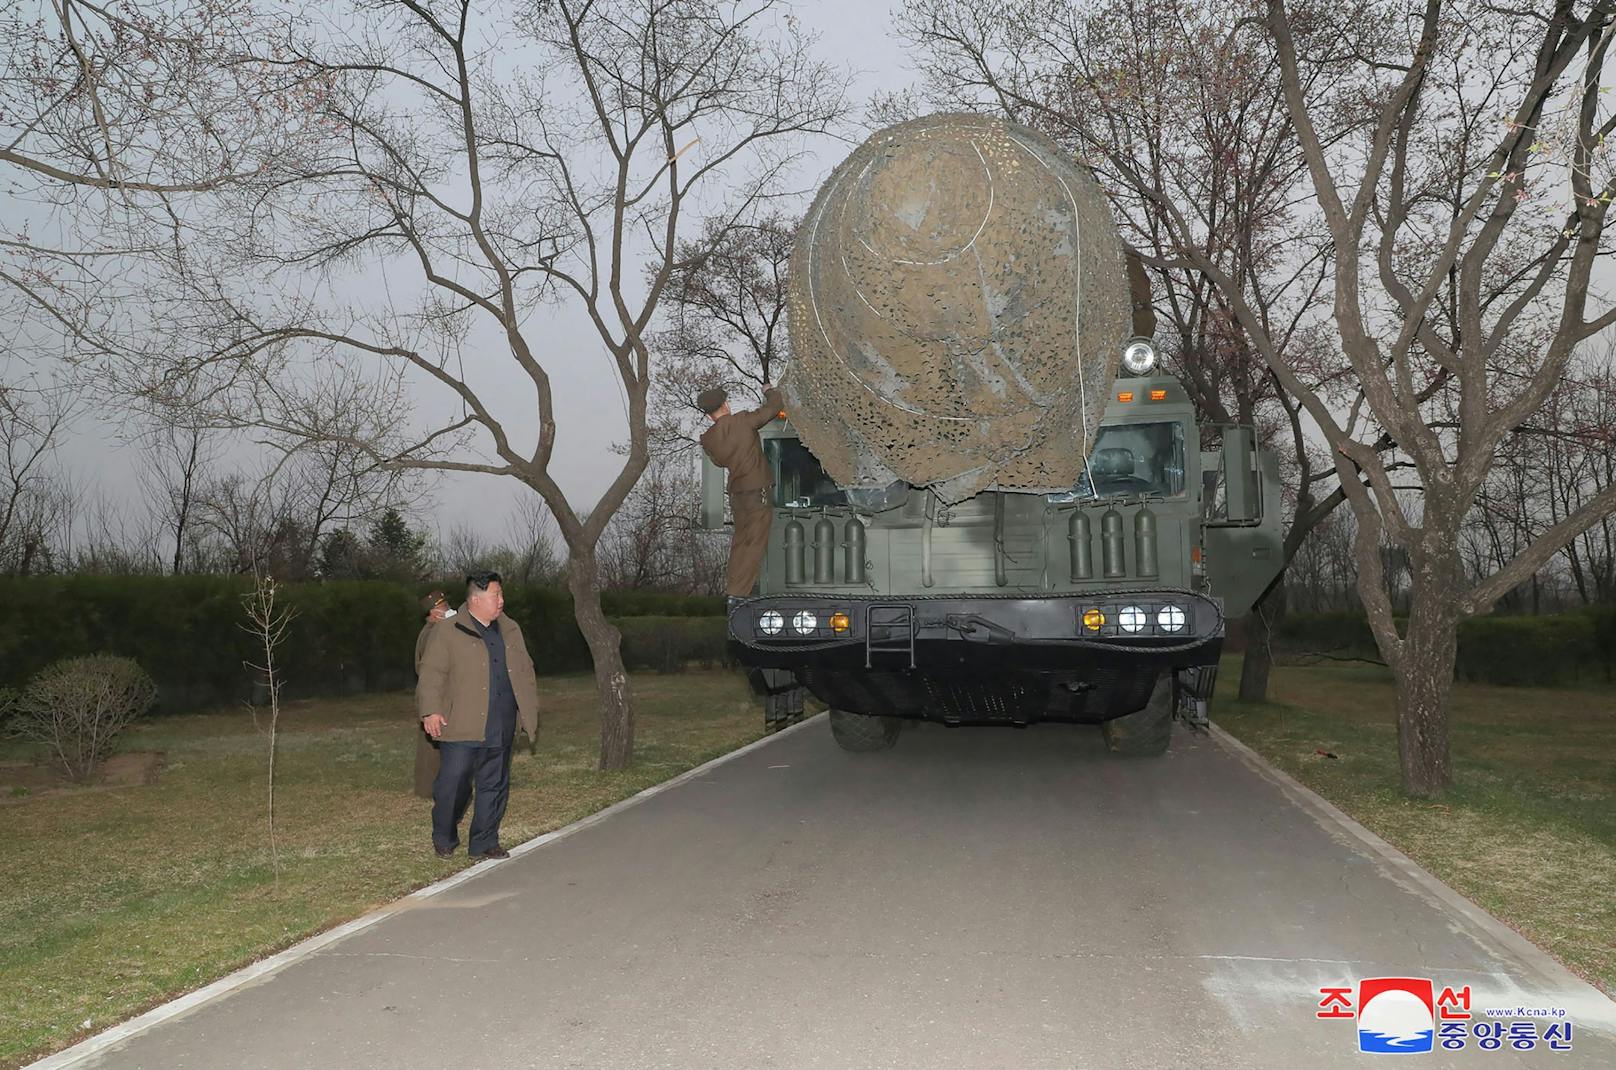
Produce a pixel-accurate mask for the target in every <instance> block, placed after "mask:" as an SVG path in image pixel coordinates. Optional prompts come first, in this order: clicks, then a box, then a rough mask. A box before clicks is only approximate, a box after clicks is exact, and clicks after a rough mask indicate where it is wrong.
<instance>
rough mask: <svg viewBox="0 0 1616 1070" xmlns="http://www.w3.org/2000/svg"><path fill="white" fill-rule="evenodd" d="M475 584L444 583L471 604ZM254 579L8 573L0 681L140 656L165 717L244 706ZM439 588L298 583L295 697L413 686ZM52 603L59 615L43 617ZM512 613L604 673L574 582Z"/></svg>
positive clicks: (516, 601) (627, 595)
mask: <svg viewBox="0 0 1616 1070" xmlns="http://www.w3.org/2000/svg"><path fill="white" fill-rule="evenodd" d="M462 582H463V581H460V580H456V581H454V582H449V581H445V582H443V583H440V584H438V585H437V586H440V587H441V588H442V589H443V590H445V591H447V592H449V598H450V601H452V602H454V603H456V604H458V603H459V602H460V601H461V594H460V592H461V591H463V590H464V588H463V586H462V585H461V584H462ZM250 585H251V581H250V579H249V578H247V577H242V576H45V577H37V576H35V577H24V578H17V577H12V578H0V687H7V686H9V687H21V686H22V685H23V684H25V683H26V682H27V681H28V680H29V679H30V678H31V677H32V676H33V675H34V674H35V673H37V672H39V671H40V670H41V669H43V668H44V667H45V666H46V665H49V664H50V663H51V662H53V661H56V660H58V659H60V658H66V657H77V656H81V655H85V654H92V653H107V654H117V655H120V656H122V657H129V658H134V659H135V660H137V661H138V662H140V664H141V665H142V666H144V667H145V669H146V670H147V671H148V672H150V673H151V675H152V678H153V679H154V680H156V681H157V688H158V703H159V704H158V711H159V712H162V713H175V712H179V711H183V710H194V709H199V708H205V707H210V706H223V707H234V706H236V705H238V704H239V703H241V702H243V701H245V700H247V699H249V698H250V697H251V693H252V691H251V688H252V674H251V673H250V672H248V671H247V669H246V668H245V667H244V666H243V662H245V661H247V660H249V659H251V658H252V657H253V656H254V654H253V649H252V637H251V636H249V635H248V634H247V633H246V632H245V631H243V630H242V628H241V625H242V624H243V623H244V618H243V616H242V610H241V598H242V595H243V594H245V593H246V592H247V590H248V588H249V587H250ZM429 586H431V585H429V584H403V583H393V582H388V581H381V580H341V581H327V582H324V583H290V584H286V585H284V587H283V588H282V590H283V592H284V594H285V596H286V602H287V605H288V606H289V607H291V608H293V609H295V610H296V611H297V623H296V624H295V625H294V626H293V627H292V631H291V633H290V634H289V635H288V636H287V638H286V645H285V648H284V650H283V651H282V652H281V654H280V655H279V657H280V660H281V662H282V664H283V666H284V668H285V670H286V680H287V689H286V697H287V698H289V699H292V698H306V697H312V696H315V695H333V694H338V695H340V694H351V693H354V692H359V691H380V690H388V689H393V688H405V687H409V686H411V685H412V684H413V683H414V679H415V677H414V673H413V672H412V664H411V654H412V652H413V651H414V649H415V637H416V635H417V634H418V633H419V632H420V629H421V611H420V608H419V606H418V605H417V604H416V599H417V598H419V597H420V595H421V594H423V593H424V592H425V591H426V590H427V589H428V588H429ZM603 601H604V604H605V609H606V614H607V616H608V617H611V618H613V619H619V618H635V617H639V616H642V615H650V616H655V617H661V618H676V619H688V618H694V617H701V616H714V617H718V616H722V615H723V613H724V600H723V599H722V598H709V597H703V596H696V595H684V594H673V593H668V592H662V591H609V592H607V593H606V594H605V596H604V599H603ZM40 606H50V607H51V612H49V613H41V612H40V611H39V607H40ZM505 608H506V611H507V612H509V613H510V615H511V616H513V617H515V618H516V620H517V621H518V622H520V624H521V625H522V631H523V633H524V634H525V635H526V637H527V642H528V649H529V651H531V652H532V654H533V661H534V664H535V666H536V667H537V668H538V670H539V672H541V673H545V674H553V673H580V672H588V671H589V670H590V667H591V662H590V658H589V648H588V647H587V646H586V645H585V644H584V638H583V636H582V635H581V634H579V631H578V626H577V624H576V623H575V622H574V620H573V615H572V597H571V596H570V595H569V594H568V593H567V592H566V591H562V590H556V589H553V588H536V587H528V588H522V587H513V588H510V589H508V590H507V591H506V592H505ZM697 656H702V655H699V654H698V655H697ZM707 656H711V654H709V655H707Z"/></svg>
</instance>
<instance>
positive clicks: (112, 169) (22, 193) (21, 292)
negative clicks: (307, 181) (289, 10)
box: [0, 0, 317, 359]
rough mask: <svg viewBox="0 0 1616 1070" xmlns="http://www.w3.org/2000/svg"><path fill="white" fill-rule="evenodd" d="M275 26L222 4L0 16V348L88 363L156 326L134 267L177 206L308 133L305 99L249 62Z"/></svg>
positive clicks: (267, 11)
mask: <svg viewBox="0 0 1616 1070" xmlns="http://www.w3.org/2000/svg"><path fill="white" fill-rule="evenodd" d="M286 22H287V19H286V17H285V15H284V14H283V13H280V12H277V11H275V10H274V9H273V8H270V7H268V6H264V7H260V6H257V5H254V4H250V3H249V4H241V3H234V2H227V0H196V2H191V3H183V4H180V3H171V2H167V0H106V2H88V0H52V2H50V3H28V2H24V3H14V4H9V5H7V6H6V7H5V9H4V10H3V11H0V35H3V37H4V39H5V41H6V45H5V48H4V49H3V50H0V211H3V214H4V216H5V218H6V220H7V233H6V234H5V235H4V236H0V319H3V320H4V321H5V322H6V323H7V324H8V325H10V326H11V328H12V329H11V330H10V331H8V332H7V337H6V339H5V341H4V344H5V345H7V346H9V347H12V348H15V349H17V350H21V351H35V352H40V353H43V352H51V353H62V354H64V355H66V356H67V357H68V358H69V359H85V358H89V357H94V356H98V355H105V354H106V352H107V351H108V350H107V342H108V341H109V335H116V334H118V333H120V332H122V331H124V330H129V331H134V332H138V331H139V330H141V329H143V328H144V327H145V326H147V325H148V324H150V323H152V322H161V321H162V319H163V317H164V313H165V310H161V309H157V308H155V307H154V306H153V303H152V301H151V297H152V291H151V290H150V288H149V282H150V276H149V275H148V273H147V272H146V271H145V270H144V269H143V264H144V263H145V262H146V258H147V257H148V256H149V255H150V254H152V253H153V252H154V251H155V250H157V249H158V248H159V247H162V246H165V245H166V244H169V243H172V242H173V241H175V240H177V239H178V237H179V236H180V235H181V233H182V231H183V229H184V225H183V224H182V222H181V221H182V219H184V218H185V216H186V215H187V212H186V211H185V209H184V207H183V206H181V205H179V204H178V203H177V202H182V201H185V200H187V199H190V198H196V197H201V196H206V195H209V194H211V193H214V192H217V191H219V190H222V189H227V188H231V187H233V186H235V185H237V184H238V183H240V182H242V181H244V180H246V179H248V178H255V177H257V176H259V175H260V174H261V172H262V169H263V166H264V163H265V161H267V160H270V159H277V158H280V157H282V156H284V155H286V154H288V153H291V152H292V151H294V147H295V146H296V145H297V144H298V143H299V142H300V140H301V139H302V138H303V137H304V136H305V134H306V133H307V132H308V130H309V128H310V124H311V123H312V122H313V121H315V120H316V118H317V117H316V116H315V115H314V114H313V113H312V110H311V109H310V108H309V107H308V104H309V103H310V101H311V100H312V96H311V94H310V91H309V87H307V86H305V85H303V84H301V83H294V84H292V85H290V86H287V85H283V84H280V83H279V82H278V80H277V71H278V67H277V66H276V65H274V64H271V63H264V62H259V61H257V60H255V59H253V57H251V56H249V55H248V54H247V45H248V43H249V42H250V41H252V40H254V39H257V38H260V37H268V38H269V39H272V40H273V39H276V38H279V37H281V36H283V34H284V28H285V25H286ZM64 341H65V343H66V345H65V347H64V346H63V345H62V343H63V342H64Z"/></svg>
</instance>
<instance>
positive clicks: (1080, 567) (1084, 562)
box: [1066, 509, 1094, 580]
mask: <svg viewBox="0 0 1616 1070" xmlns="http://www.w3.org/2000/svg"><path fill="white" fill-rule="evenodd" d="M1089 528H1090V525H1089V514H1088V513H1087V511H1085V510H1083V509H1073V510H1072V517H1071V519H1070V520H1068V521H1066V541H1067V542H1068V543H1070V544H1071V553H1072V579H1074V580H1091V579H1093V578H1094V546H1093V544H1092V543H1091V542H1090V541H1089V540H1090V539H1091V538H1092V537H1093V534H1092V532H1091V531H1090V530H1089Z"/></svg>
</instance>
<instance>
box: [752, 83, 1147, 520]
mask: <svg viewBox="0 0 1616 1070" xmlns="http://www.w3.org/2000/svg"><path fill="white" fill-rule="evenodd" d="M789 284H790V329H791V348H792V368H791V371H790V373H789V374H788V375H787V376H786V378H785V382H784V383H783V384H782V389H783V390H784V391H785V394H786V398H787V404H788V407H789V409H790V414H791V420H792V423H793V425H794V426H795V427H796V428H797V429H798V431H799V433H800V434H801V436H802V440H803V442H804V444H806V445H807V446H808V448H809V449H811V450H812V451H813V452H814V454H815V455H816V456H817V457H818V458H819V460H820V462H821V463H822V464H823V465H824V467H825V470H826V472H827V473H829V474H830V476H831V477H832V478H833V479H835V480H836V481H837V482H838V483H839V484H841V485H842V486H844V487H876V486H886V485H888V484H890V483H892V482H893V481H894V480H903V481H905V482H908V483H911V484H913V485H915V486H929V487H932V488H933V489H934V490H935V491H936V492H937V493H938V495H939V496H940V497H942V498H943V500H945V501H948V502H956V501H962V500H964V499H965V498H969V497H971V496H972V495H974V494H977V493H978V492H980V491H982V490H986V489H989V488H997V489H1004V490H1025V491H1046V492H1047V491H1056V490H1063V489H1067V488H1070V487H1071V486H1072V485H1073V484H1074V483H1075V482H1076V481H1077V478H1078V475H1079V473H1080V472H1081V471H1082V466H1083V459H1084V457H1085V456H1086V455H1087V454H1088V451H1089V445H1090V443H1091V442H1092V439H1093V435H1094V431H1095V429H1096V427H1097V426H1098V424H1099V420H1100V416H1101V414H1102V412H1103V411H1104V408H1105V401H1106V395H1107V394H1108V392H1109V389H1110V386H1111V382H1112V379H1113V377H1114V376H1115V374H1116V370H1117V362H1118V359H1119V357H1120V355H1121V349H1122V345H1123V343H1124V342H1125V341H1126V339H1127V338H1128V335H1129V332H1130V324H1131V312H1130V295H1129V283H1128V268H1127V264H1126V261H1125V259H1124V256H1123V247H1122V242H1121V240H1120V238H1119V237H1118V234H1117V228H1116V223H1115V221H1114V220H1113V218H1112V215H1111V210H1110V208H1109V206H1108V205H1107V204H1106V200H1105V195H1104V194H1103V193H1102V192H1101V190H1100V188H1099V185H1098V184H1097V183H1096V182H1095V180H1094V178H1093V177H1092V176H1091V175H1090V174H1089V173H1088V171H1087V170H1086V169H1085V168H1083V167H1082V166H1080V165H1079V164H1077V163H1076V162H1074V161H1073V160H1072V159H1071V157H1070V156H1069V155H1068V154H1067V153H1066V152H1064V151H1063V150H1061V149H1060V148H1059V147H1058V146H1056V145H1055V144H1054V142H1052V141H1050V140H1048V139H1047V138H1045V137H1044V136H1043V135H1041V134H1038V133H1036V132H1035V131H1033V130H1030V129H1027V128H1026V127H1022V126H1018V125H1016V124H1014V123H1008V122H1005V121H1003V120H1001V119H996V118H992V117H989V116H982V115H963V114H945V115H933V116H929V117H927V118H924V119H916V120H914V121H912V122H906V123H901V124H899V125H897V126H893V127H889V128H888V129H886V130H882V131H881V132H879V133H877V134H875V135H874V136H873V137H871V138H870V139H869V140H868V141H866V142H865V143H864V144H862V145H860V146H859V147H858V148H857V149H855V150H854V151H853V154H852V155H851V156H849V157H848V158H847V160H846V161H844V162H843V163H842V165H841V166H840V167H838V168H836V170H835V171H834V172H833V173H832V174H831V176H830V177H829V178H828V179H827V180H826V182H825V184H824V186H823V187H822V188H821V189H820V191H819V195H818V197H816V198H815V200H814V203H813V206H812V208H810V209H809V212H808V214H807V216H806V217H805V218H804V220H803V223H802V229H801V231H800V232H799V233H798V236H797V243H796V247H795V249H794V250H793V253H792V260H791V275H790V282H789Z"/></svg>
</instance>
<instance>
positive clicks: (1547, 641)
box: [1278, 606, 1616, 687]
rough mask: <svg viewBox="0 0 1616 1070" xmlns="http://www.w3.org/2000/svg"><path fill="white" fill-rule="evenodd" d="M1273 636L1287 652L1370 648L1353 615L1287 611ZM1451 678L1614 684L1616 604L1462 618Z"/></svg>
mask: <svg viewBox="0 0 1616 1070" xmlns="http://www.w3.org/2000/svg"><path fill="white" fill-rule="evenodd" d="M1399 627H1401V622H1399ZM1278 638H1279V639H1280V641H1281V643H1282V645H1283V646H1285V647H1286V648H1288V649H1291V650H1345V651H1352V652H1358V653H1371V652H1373V651H1374V650H1375V649H1376V648H1375V639H1374V636H1373V635H1372V634H1371V633H1370V631H1369V622H1368V621H1367V620H1365V619H1364V617H1363V615H1362V614H1357V613H1303V614H1292V615H1290V616H1287V617H1286V618H1285V619H1284V621H1282V622H1281V624H1280V627H1279V636H1278ZM1454 674H1455V676H1457V678H1458V679H1460V680H1464V681H1467V682H1470V683H1479V684H1499V685H1503V686H1506V687H1555V686H1566V685H1575V684H1598V683H1610V682H1613V681H1616V606H1600V607H1597V608H1593V609H1586V610H1579V611H1577V612H1573V613H1559V614H1554V615H1552V616H1539V617H1531V616H1485V617H1471V618H1468V619H1466V620H1464V621H1462V622H1460V624H1459V657H1458V663H1457V665H1456V666H1455V670H1454Z"/></svg>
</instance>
